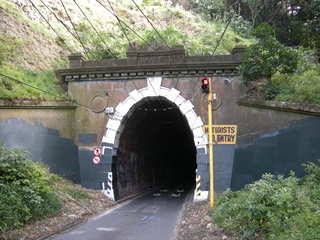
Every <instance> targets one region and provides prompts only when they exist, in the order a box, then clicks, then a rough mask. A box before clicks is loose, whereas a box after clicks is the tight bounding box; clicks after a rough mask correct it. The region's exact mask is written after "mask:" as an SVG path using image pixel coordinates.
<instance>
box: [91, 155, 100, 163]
mask: <svg viewBox="0 0 320 240" xmlns="http://www.w3.org/2000/svg"><path fill="white" fill-rule="evenodd" d="M92 162H93V163H94V164H99V163H100V157H99V156H94V157H93V158H92Z"/></svg>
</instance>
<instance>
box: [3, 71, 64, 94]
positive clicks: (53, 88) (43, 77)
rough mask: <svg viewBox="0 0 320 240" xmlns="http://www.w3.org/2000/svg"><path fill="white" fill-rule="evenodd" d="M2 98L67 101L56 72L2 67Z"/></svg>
mask: <svg viewBox="0 0 320 240" xmlns="http://www.w3.org/2000/svg"><path fill="white" fill-rule="evenodd" d="M0 73H1V75H0V98H1V99H7V100H67V99H68V97H67V95H66V94H65V92H64V91H63V89H62V88H61V86H60V85H59V82H58V80H57V78H56V76H55V73H54V71H46V72H40V71H34V70H29V69H17V68H13V67H8V66H6V65H2V66H0Z"/></svg>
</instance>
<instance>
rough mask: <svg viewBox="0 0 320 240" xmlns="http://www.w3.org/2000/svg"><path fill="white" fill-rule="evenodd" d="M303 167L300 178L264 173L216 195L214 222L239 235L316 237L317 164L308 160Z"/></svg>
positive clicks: (319, 180) (318, 219)
mask: <svg viewBox="0 0 320 240" xmlns="http://www.w3.org/2000/svg"><path fill="white" fill-rule="evenodd" d="M319 162H320V161H319ZM304 167H305V170H306V172H307V175H306V176H305V177H303V178H297V177H296V176H295V175H294V173H291V175H290V176H289V177H287V178H285V177H283V176H274V175H271V174H264V175H263V176H262V178H261V180H259V181H256V182H254V183H252V184H249V185H247V186H246V187H245V188H243V189H242V190H240V191H236V192H232V191H230V192H227V193H226V194H224V195H223V196H221V197H219V198H218V201H217V203H216V207H215V210H214V212H213V220H214V222H215V223H217V224H218V225H219V226H220V227H222V229H223V230H224V231H226V232H228V233H230V234H232V235H233V236H236V237H238V238H239V239H278V240H282V239H283V240H286V239H310V240H311V239H319V238H320V228H319V224H320V211H319V209H320V167H319V165H317V164H315V163H311V162H310V163H308V164H305V165H304Z"/></svg>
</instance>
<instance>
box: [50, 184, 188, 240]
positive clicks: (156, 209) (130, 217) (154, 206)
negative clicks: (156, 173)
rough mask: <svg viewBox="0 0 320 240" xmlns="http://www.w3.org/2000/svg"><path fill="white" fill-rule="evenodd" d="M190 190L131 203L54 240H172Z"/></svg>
mask: <svg viewBox="0 0 320 240" xmlns="http://www.w3.org/2000/svg"><path fill="white" fill-rule="evenodd" d="M188 191H189V189H188V190H187V189H183V187H179V186H175V187H171V188H168V189H160V190H158V191H156V192H152V193H148V194H146V195H144V196H141V197H139V198H136V199H134V200H131V201H129V202H127V203H125V204H122V205H120V206H119V207H117V208H115V209H113V210H111V211H110V212H107V213H106V214H104V215H102V216H99V217H98V218H95V219H93V220H91V221H90V222H88V223H86V224H84V225H82V226H80V227H78V228H76V229H74V230H72V231H70V232H68V233H66V234H63V235H60V236H59V237H57V238H55V239H56V240H73V239H74V240H84V239H86V240H137V239H139V240H171V239H173V238H174V234H175V228H176V225H177V223H178V220H179V216H180V213H181V210H182V206H183V203H184V202H185V200H186V198H187V196H188Z"/></svg>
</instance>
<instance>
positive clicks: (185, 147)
mask: <svg viewBox="0 0 320 240" xmlns="http://www.w3.org/2000/svg"><path fill="white" fill-rule="evenodd" d="M132 108H134V110H133V113H132V115H131V116H130V117H129V118H128V120H127V121H126V123H125V126H124V129H123V131H122V133H121V136H120V140H119V147H118V150H117V165H116V174H117V187H118V191H119V197H120V198H122V197H124V196H126V195H131V194H133V193H136V192H140V191H143V190H145V189H148V188H152V187H155V186H160V185H165V184H172V183H174V182H179V181H188V182H192V181H194V179H195V169H196V148H195V144H194V140H193V134H192V131H191V130H190V127H189V125H188V122H187V120H186V117H185V116H184V115H183V114H182V113H181V112H180V110H179V108H178V107H177V106H176V105H175V103H172V102H170V101H168V100H167V99H166V98H164V97H161V96H159V97H148V98H147V99H144V100H141V101H140V102H138V103H137V104H135V105H134V106H133V107H132Z"/></svg>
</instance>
